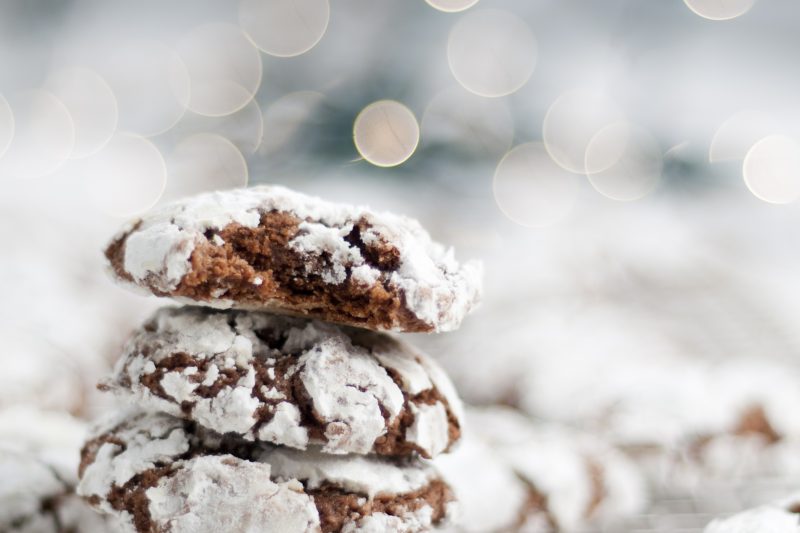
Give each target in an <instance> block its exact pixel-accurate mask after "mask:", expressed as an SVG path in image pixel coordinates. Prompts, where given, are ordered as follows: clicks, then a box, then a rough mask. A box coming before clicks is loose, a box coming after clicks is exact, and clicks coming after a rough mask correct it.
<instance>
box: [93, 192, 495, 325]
mask: <svg viewBox="0 0 800 533" xmlns="http://www.w3.org/2000/svg"><path fill="white" fill-rule="evenodd" d="M106 257H107V258H108V260H109V261H110V263H111V267H112V270H113V273H114V275H115V276H116V277H117V278H118V279H119V280H122V281H125V282H128V283H131V284H134V285H136V286H139V287H143V288H146V289H148V290H149V291H151V292H152V293H154V294H156V295H158V296H172V297H175V298H178V299H181V300H188V301H191V302H196V303H200V304H203V305H209V306H212V307H218V308H231V307H233V308H242V309H262V310H271V311H276V312H280V313H284V314H294V315H302V316H309V317H313V318H319V319H323V320H327V321H331V322H339V323H343V324H350V325H354V326H360V327H364V328H369V329H379V330H395V331H427V332H430V331H450V330H454V329H456V328H457V327H458V326H459V324H460V323H461V320H462V319H463V318H464V316H465V315H466V314H467V313H468V312H469V311H470V310H471V309H472V308H473V307H475V305H476V304H477V302H478V299H479V297H480V291H481V271H482V269H481V265H480V264H479V263H477V262H475V261H470V262H467V263H465V264H463V265H459V263H458V262H457V261H456V260H455V259H454V257H453V252H452V249H449V248H445V247H444V246H442V245H441V244H439V243H436V242H434V241H432V240H431V238H430V236H429V235H428V233H427V232H426V231H425V230H424V229H423V228H422V227H421V226H420V225H419V223H418V222H416V221H414V220H411V219H408V218H405V217H401V216H396V215H392V214H389V213H375V212H372V211H370V210H369V209H366V208H362V207H354V206H349V205H342V204H334V203H329V202H326V201H324V200H321V199H319V198H314V197H311V196H306V195H303V194H300V193H297V192H294V191H291V190H288V189H286V188H283V187H277V186H260V187H253V188H248V189H239V190H231V191H224V192H213V193H207V194H201V195H198V196H194V197H192V198H188V199H185V200H182V201H179V202H176V203H173V204H171V205H167V206H164V207H162V208H160V209H157V210H155V211H153V212H152V213H150V214H148V215H146V216H145V217H143V218H141V219H138V220H135V221H133V222H132V223H130V224H129V225H128V226H127V227H126V229H124V230H123V231H122V232H121V233H120V234H119V235H117V236H116V237H115V238H114V239H113V241H112V242H111V244H110V245H109V246H108V248H107V249H106Z"/></svg>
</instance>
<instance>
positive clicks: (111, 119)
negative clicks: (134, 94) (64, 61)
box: [44, 67, 118, 158]
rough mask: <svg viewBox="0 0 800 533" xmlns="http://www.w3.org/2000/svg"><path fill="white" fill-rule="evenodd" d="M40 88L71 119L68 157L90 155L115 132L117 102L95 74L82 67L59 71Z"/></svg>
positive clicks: (52, 74) (102, 80)
mask: <svg viewBox="0 0 800 533" xmlns="http://www.w3.org/2000/svg"><path fill="white" fill-rule="evenodd" d="M44 86H45V88H46V89H47V90H48V91H50V92H51V93H52V94H53V95H55V96H56V98H58V99H59V100H60V101H61V102H62V103H63V104H64V105H65V106H66V108H67V110H68V111H69V114H70V116H71V117H72V123H73V125H74V126H75V146H74V147H73V149H72V154H71V157H73V158H80V157H86V156H88V155H91V154H93V153H94V152H96V151H97V150H99V149H100V148H102V147H103V145H105V143H107V142H108V140H109V139H110V138H111V136H112V135H113V134H114V131H115V130H116V128H117V119H118V114H117V99H116V98H115V97H114V93H113V92H112V91H111V87H109V85H108V83H106V81H105V80H104V79H103V78H102V77H101V76H100V75H99V74H97V73H96V72H94V71H92V70H90V69H87V68H83V67H67V68H62V69H59V70H57V71H55V72H53V73H51V74H50V76H49V77H48V79H47V81H46V82H45V84H44Z"/></svg>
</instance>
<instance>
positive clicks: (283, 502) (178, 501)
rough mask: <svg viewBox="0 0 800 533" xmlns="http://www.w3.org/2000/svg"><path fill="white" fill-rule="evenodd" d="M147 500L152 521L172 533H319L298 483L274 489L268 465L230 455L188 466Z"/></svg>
mask: <svg viewBox="0 0 800 533" xmlns="http://www.w3.org/2000/svg"><path fill="white" fill-rule="evenodd" d="M146 495H147V499H148V501H149V507H148V509H149V511H150V517H151V519H152V520H153V521H154V522H155V524H156V525H157V526H159V527H160V528H163V527H168V528H169V531H171V532H172V533H218V532H220V531H241V532H242V533H284V532H287V531H296V532H297V533H313V532H317V531H319V514H318V513H317V508H316V507H315V506H314V501H313V500H312V499H311V497H310V496H308V495H307V494H305V493H304V492H303V488H302V486H301V485H299V483H297V482H294V483H292V482H284V483H275V482H273V481H272V480H270V466H269V465H268V464H259V463H251V462H248V461H242V460H241V459H237V458H235V457H233V456H230V455H227V456H226V455H222V456H201V457H196V458H194V459H191V460H188V461H186V462H184V463H182V464H181V468H180V469H179V470H178V472H177V473H176V474H175V475H173V476H170V477H164V478H161V480H160V481H159V483H158V485H156V486H155V487H152V488H150V489H148V490H147V491H146Z"/></svg>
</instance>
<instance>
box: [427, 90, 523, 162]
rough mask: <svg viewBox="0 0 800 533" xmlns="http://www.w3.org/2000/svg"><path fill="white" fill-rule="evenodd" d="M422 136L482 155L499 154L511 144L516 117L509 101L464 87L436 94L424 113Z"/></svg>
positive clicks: (428, 141)
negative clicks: (484, 96)
mask: <svg viewBox="0 0 800 533" xmlns="http://www.w3.org/2000/svg"><path fill="white" fill-rule="evenodd" d="M421 128H422V139H423V142H425V143H426V144H430V143H442V144H447V145H450V146H452V147H457V148H460V149H464V150H468V151H469V152H470V153H473V154H475V155H479V156H483V157H497V156H499V155H501V154H504V153H505V152H507V151H508V149H509V148H511V143H512V142H513V140H514V119H513V117H512V116H511V111H510V110H509V108H508V103H507V102H506V101H505V100H504V99H500V98H482V97H480V96H476V95H474V94H472V93H469V92H467V91H465V90H464V89H463V88H461V87H453V88H450V89H445V90H443V91H441V92H440V93H439V94H437V95H436V96H435V97H434V98H433V99H432V100H431V102H430V103H429V104H428V107H427V108H426V109H425V113H424V114H423V115H422V124H421Z"/></svg>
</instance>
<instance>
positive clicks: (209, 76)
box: [178, 23, 262, 117]
mask: <svg viewBox="0 0 800 533" xmlns="http://www.w3.org/2000/svg"><path fill="white" fill-rule="evenodd" d="M178 53H179V54H180V56H181V58H182V59H183V62H184V64H185V65H186V68H187V70H188V72H189V79H190V81H191V96H190V98H189V109H191V110H192V111H194V112H195V113H198V114H200V115H206V116H212V117H219V116H224V115H229V114H231V113H234V112H236V111H238V110H240V109H241V108H243V107H244V106H245V105H247V103H248V102H249V101H250V100H252V99H253V96H254V95H255V93H256V91H257V90H258V87H259V85H260V84H261V74H262V67H261V55H260V54H259V52H258V50H257V49H256V47H255V46H254V45H253V43H252V42H251V41H250V40H249V39H248V38H247V36H246V35H245V34H244V32H242V30H241V29H240V28H239V27H237V26H234V25H233V24H223V23H214V24H206V25H203V26H199V27H197V28H195V29H193V30H192V31H190V32H189V33H188V34H186V35H185V36H184V37H183V38H182V39H181V41H180V43H179V44H178Z"/></svg>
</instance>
